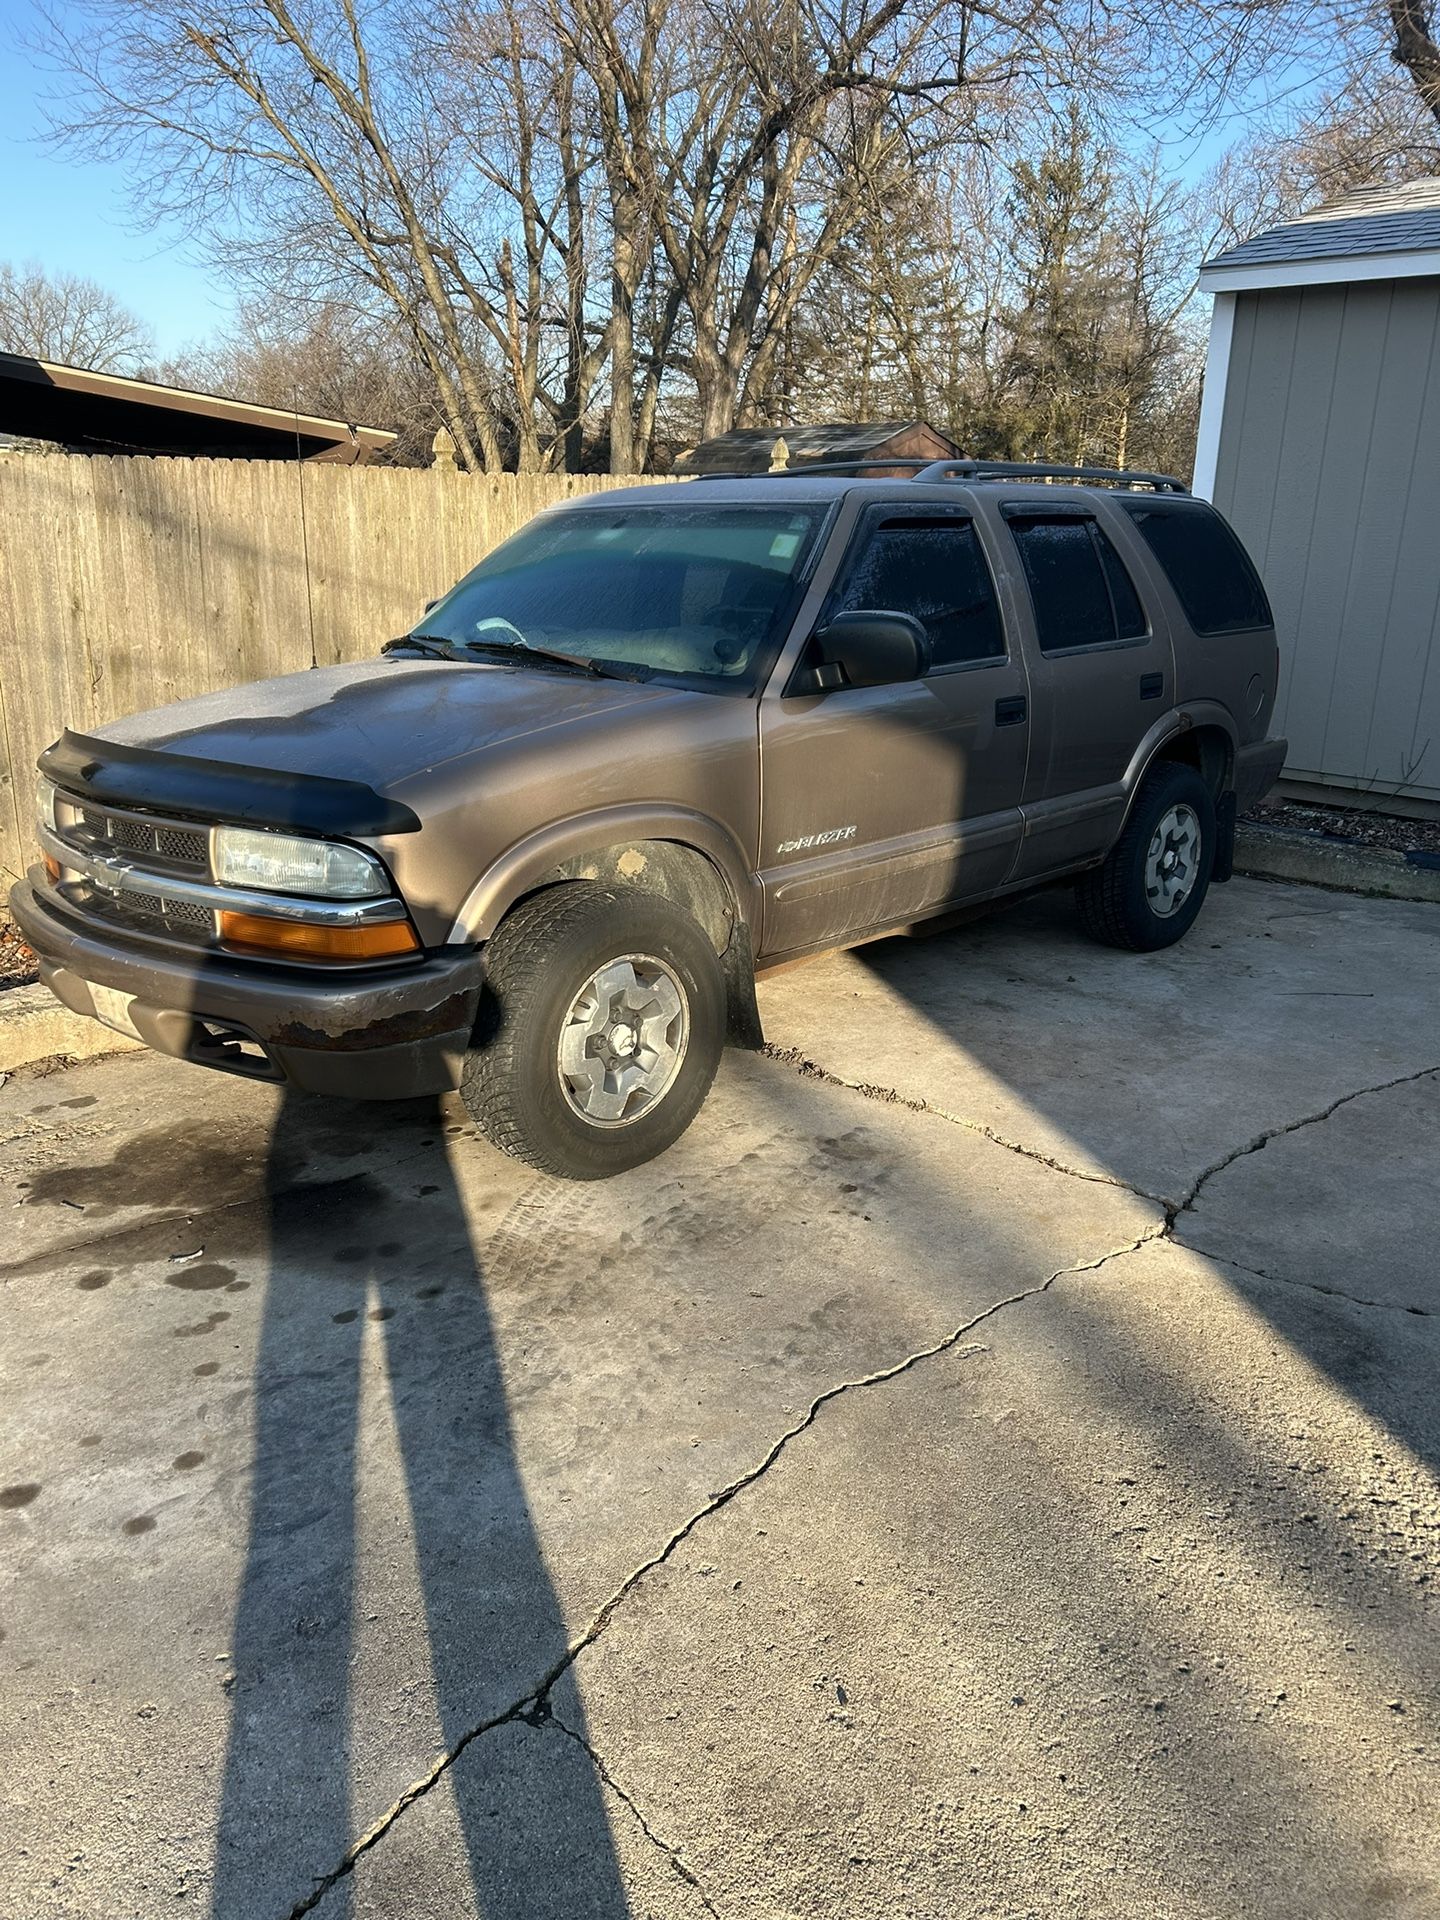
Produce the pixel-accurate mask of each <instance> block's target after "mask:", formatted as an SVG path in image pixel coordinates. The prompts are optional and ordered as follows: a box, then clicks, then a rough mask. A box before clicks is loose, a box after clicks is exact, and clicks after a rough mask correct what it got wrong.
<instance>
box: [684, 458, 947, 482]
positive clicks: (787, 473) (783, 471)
mask: <svg viewBox="0 0 1440 1920" xmlns="http://www.w3.org/2000/svg"><path fill="white" fill-rule="evenodd" d="M951 464H952V462H950V461H948V460H946V461H937V460H936V458H935V456H934V454H933V453H926V454H922V455H920V457H919V458H918V459H917V458H915V456H914V455H913V454H900V455H898V456H897V457H896V458H894V459H892V460H802V461H800V463H799V464H798V465H797V466H793V467H770V468H762V469H761V471H760V472H758V473H757V472H755V471H754V470H753V469H752V470H750V471H748V472H747V471H746V469H745V468H743V467H731V468H729V469H728V470H727V471H726V472H724V473H692V474H687V475H686V476H685V477H686V478H687V479H689V480H808V479H809V478H810V475H811V474H812V473H866V472H870V471H874V470H877V469H878V470H879V471H880V472H882V473H892V472H893V471H894V470H895V468H896V467H933V466H950V465H951ZM914 477H915V476H914V475H913V474H912V475H911V478H912V479H913V478H914Z"/></svg>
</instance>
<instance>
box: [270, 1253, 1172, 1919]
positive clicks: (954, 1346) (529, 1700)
mask: <svg viewBox="0 0 1440 1920" xmlns="http://www.w3.org/2000/svg"><path fill="white" fill-rule="evenodd" d="M1164 1232H1165V1222H1164V1221H1163V1220H1160V1221H1157V1222H1156V1223H1155V1225H1154V1226H1152V1227H1147V1228H1146V1230H1145V1231H1144V1233H1142V1234H1139V1235H1137V1237H1136V1238H1135V1239H1134V1240H1131V1241H1129V1242H1127V1244H1126V1245H1125V1246H1123V1247H1111V1248H1109V1249H1108V1250H1107V1251H1106V1252H1105V1253H1102V1254H1100V1255H1098V1256H1097V1257H1096V1258H1095V1259H1093V1260H1082V1261H1077V1262H1075V1263H1074V1264H1073V1265H1071V1266H1068V1267H1058V1268H1057V1269H1056V1270H1055V1272H1054V1273H1051V1274H1049V1275H1047V1276H1046V1278H1045V1279H1044V1280H1042V1281H1039V1282H1037V1284H1036V1285H1035V1286H1033V1287H1022V1288H1021V1289H1020V1291H1019V1292H1017V1293H1011V1294H1006V1295H1005V1296H1004V1298H1003V1299H1000V1300H994V1301H992V1302H991V1303H990V1305H989V1306H988V1307H982V1308H981V1310H980V1311H979V1313H976V1314H972V1315H971V1317H970V1318H969V1319H968V1320H966V1321H963V1322H962V1323H961V1325H959V1326H958V1327H956V1328H954V1329H953V1331H952V1332H950V1333H947V1334H945V1335H944V1336H943V1337H942V1338H941V1339H939V1340H936V1341H933V1342H932V1343H931V1344H930V1345H929V1346H927V1347H919V1348H917V1349H916V1350H915V1351H914V1352H913V1353H908V1354H906V1355H905V1357H904V1358H903V1359H901V1360H896V1361H892V1362H891V1364H890V1365H889V1366H887V1367H877V1368H875V1369H874V1370H873V1371H872V1372H870V1373H866V1374H861V1375H859V1376H857V1377H856V1378H855V1379H852V1380H840V1381H837V1382H836V1383H835V1385H834V1386H830V1387H827V1388H825V1390H824V1391H823V1392H822V1393H818V1394H817V1395H816V1396H815V1398H814V1399H813V1400H812V1401H811V1402H810V1405H809V1407H808V1408H807V1409H806V1411H805V1413H804V1414H803V1415H802V1417H801V1418H800V1419H799V1420H797V1421H796V1422H795V1423H794V1425H793V1426H790V1427H787V1428H786V1430H785V1431H784V1432H783V1433H782V1434H781V1435H780V1437H779V1438H778V1439H777V1440H775V1441H774V1442H773V1443H772V1444H771V1446H770V1447H769V1448H767V1450H766V1452H765V1453H764V1454H763V1455H762V1456H761V1458H760V1460H759V1461H758V1462H757V1463H756V1464H755V1465H754V1466H752V1467H749V1468H747V1469H746V1471H745V1472H744V1473H742V1474H740V1475H738V1476H737V1477H736V1478H735V1479H734V1480H731V1481H729V1482H728V1483H727V1484H726V1485H725V1486H723V1487H721V1488H719V1489H718V1491H716V1492H715V1493H713V1494H711V1496H710V1498H709V1499H708V1500H707V1501H705V1502H704V1504H703V1505H702V1506H699V1507H697V1508H696V1510H695V1512H694V1513H692V1514H691V1515H690V1517H689V1519H688V1520H685V1521H684V1522H682V1524H681V1525H680V1526H678V1527H677V1528H676V1529H675V1530H674V1532H673V1533H672V1534H671V1535H670V1537H669V1539H668V1540H667V1541H666V1542H665V1544H664V1546H662V1547H661V1548H660V1549H659V1551H658V1552H656V1553H653V1554H651V1555H650V1557H649V1559H648V1560H643V1561H641V1563H640V1565H639V1566H637V1567H636V1568H635V1569H634V1570H633V1572H631V1573H630V1574H628V1575H627V1576H626V1578H625V1579H624V1580H622V1581H621V1583H620V1585H619V1586H618V1587H617V1588H616V1589H615V1591H614V1592H613V1593H612V1594H611V1595H610V1597H609V1598H608V1599H607V1600H605V1601H604V1602H603V1603H602V1604H601V1605H600V1606H599V1607H598V1608H597V1609H596V1611H595V1612H594V1614H592V1616H591V1619H590V1624H589V1625H588V1626H587V1627H586V1628H585V1630H584V1632H583V1633H581V1634H580V1635H579V1636H578V1637H577V1638H576V1639H574V1640H572V1641H571V1643H570V1645H569V1646H568V1647H567V1648H566V1649H565V1651H564V1653H563V1654H561V1656H560V1657H559V1659H558V1660H556V1661H555V1662H554V1664H553V1665H552V1666H551V1667H550V1669H549V1670H548V1672H546V1674H545V1675H544V1676H543V1678H542V1679H541V1680H540V1682H539V1683H538V1685H536V1686H534V1687H532V1688H531V1689H530V1691H529V1692H528V1693H526V1694H524V1695H522V1696H521V1697H520V1698H519V1699H517V1700H514V1701H512V1702H511V1704H510V1705H509V1706H508V1707H505V1708H503V1709H502V1710H501V1711H500V1712H499V1713H495V1714H492V1715H490V1716H489V1718H488V1719H485V1720H482V1721H481V1722H480V1723H479V1724H478V1725H476V1726H474V1727H471V1728H470V1729H469V1730H468V1731H467V1732H465V1733H463V1734H462V1735H461V1736H460V1738H459V1739H458V1740H456V1741H455V1743H454V1745H453V1746H452V1747H450V1748H449V1749H448V1751H447V1752H445V1753H443V1754H441V1755H440V1757H439V1759H438V1760H436V1762H435V1764H434V1765H433V1766H432V1767H431V1768H430V1769H429V1771H428V1772H427V1773H424V1774H422V1775H421V1776H420V1778H419V1779H418V1780H414V1781H412V1782H411V1784H410V1785H409V1786H408V1787H406V1789H405V1791H404V1792H403V1793H402V1794H400V1795H399V1796H398V1798H397V1799H395V1800H394V1801H392V1803H391V1804H390V1806H389V1807H387V1808H386V1809H385V1811H384V1812H383V1813H382V1814H381V1815H380V1816H379V1817H378V1819H376V1820H375V1821H374V1822H373V1823H372V1824H371V1825H370V1826H369V1827H368V1828H367V1829H366V1831H365V1832H364V1833H363V1834H362V1835H361V1836H360V1838H359V1839H358V1840H356V1841H354V1842H353V1843H352V1844H351V1846H350V1847H349V1848H348V1849H347V1851H346V1853H345V1857H344V1858H343V1860H341V1861H340V1862H339V1864H338V1865H337V1866H335V1867H334V1868H333V1869H332V1870H331V1871H330V1872H329V1873H327V1874H325V1875H324V1876H323V1877H322V1878H321V1879H320V1880H318V1881H317V1882H316V1883H315V1886H314V1887H313V1889H312V1890H311V1892H309V1893H308V1894H306V1896H305V1897H304V1898H303V1899H302V1900H300V1901H299V1902H298V1903H297V1904H296V1905H295V1906H293V1907H292V1908H291V1909H290V1912H289V1913H288V1915H287V1916H286V1920H303V1916H304V1915H306V1914H308V1913H312V1912H313V1911H314V1909H315V1908H316V1907H317V1906H318V1905H319V1903H320V1901H321V1900H323V1899H324V1897H325V1895H326V1894H327V1893H328V1892H329V1891H330V1889H331V1888H332V1887H334V1886H336V1885H337V1884H338V1883H339V1882H340V1881H341V1880H343V1879H345V1878H346V1877H347V1875H349V1874H350V1873H351V1872H352V1871H353V1870H354V1867H355V1864H356V1862H357V1861H358V1860H359V1859H360V1858H361V1856H362V1855H363V1854H366V1853H368V1852H369V1851H370V1849H371V1848H372V1847H374V1846H376V1845H377V1844H378V1843H379V1842H380V1841H381V1840H383V1839H384V1837H385V1835H386V1834H387V1833H388V1832H389V1830H390V1828H391V1827H392V1826H394V1824H395V1822H396V1821H397V1820H398V1819H399V1818H400V1817H401V1815H402V1814H403V1813H404V1812H405V1810H406V1808H407V1807H410V1806H413V1805H414V1803H415V1802H416V1801H417V1800H419V1799H421V1798H423V1796H424V1795H425V1794H427V1793H428V1792H429V1791H430V1789H431V1788H432V1787H433V1786H434V1785H435V1783H436V1782H437V1781H438V1780H440V1779H441V1778H442V1777H443V1776H444V1775H445V1774H446V1773H448V1772H449V1770H450V1768H451V1767H453V1766H454V1764H455V1762H456V1761H457V1760H458V1759H459V1758H460V1756H461V1754H462V1753H464V1751H465V1749H466V1748H467V1747H468V1746H470V1745H471V1744H472V1743H473V1742H474V1741H476V1740H478V1739H480V1738H481V1737H482V1735H484V1734H487V1733H493V1732H494V1731H495V1729H496V1728H497V1727H502V1726H506V1725H508V1724H510V1723H511V1722H513V1721H516V1720H525V1721H529V1722H532V1723H534V1724H537V1725H538V1724H541V1723H542V1722H543V1721H544V1720H545V1719H556V1716H555V1713H554V1710H553V1708H552V1706H551V1704H550V1695H551V1693H552V1692H553V1690H554V1688H555V1686H556V1684H557V1683H558V1682H559V1681H560V1680H561V1679H562V1678H563V1676H564V1675H565V1674H566V1673H567V1672H568V1671H569V1669H570V1668H571V1667H572V1666H573V1665H574V1664H575V1662H576V1661H577V1660H578V1659H579V1657H580V1655H581V1654H582V1653H584V1652H585V1651H586V1650H587V1648H589V1647H592V1646H593V1645H594V1644H595V1642H596V1641H597V1640H598V1639H599V1638H600V1635H601V1634H602V1633H603V1632H604V1631H605V1629H606V1627H607V1626H608V1625H609V1623H610V1621H611V1620H612V1618H613V1617H614V1615H615V1612H616V1610H617V1608H619V1607H620V1605H621V1604H622V1603H623V1602H624V1601H625V1600H626V1599H627V1598H628V1597H629V1595H630V1594H631V1593H633V1592H634V1590H635V1588H636V1587H638V1586H639V1584H640V1582H641V1581H642V1580H644V1579H645V1578H646V1576H647V1575H648V1574H651V1573H654V1572H655V1571H656V1570H657V1569H658V1568H660V1567H662V1566H664V1565H665V1563H666V1562H667V1561H668V1560H669V1559H670V1556H671V1555H672V1554H673V1553H674V1552H675V1550H676V1548H677V1547H679V1546H680V1545H682V1543H683V1542H684V1541H686V1540H687V1539H688V1538H689V1537H690V1535H691V1534H692V1533H693V1532H694V1531H695V1529H696V1528H697V1527H698V1526H699V1525H700V1524H701V1523H702V1522H703V1521H705V1520H708V1519H709V1518H710V1516H711V1515H712V1514H715V1513H718V1512H719V1511H720V1509H721V1508H722V1507H725V1506H728V1505H729V1503H730V1502H731V1501H732V1500H733V1499H735V1498H736V1496H737V1495H739V1494H741V1493H743V1492H745V1490H746V1489H747V1488H748V1487H752V1486H754V1485H755V1483H756V1481H758V1480H760V1479H762V1478H763V1477H764V1475H765V1474H767V1473H768V1472H769V1471H770V1469H771V1467H772V1466H774V1464H775V1462H776V1461H777V1460H778V1459H779V1458H780V1456H781V1455H782V1454H783V1453H784V1452H785V1450H786V1448H787V1447H789V1445H790V1443H791V1442H792V1441H793V1440H797V1439H798V1438H799V1437H800V1435H801V1434H803V1433H805V1432H806V1431H808V1429H809V1428H810V1427H812V1426H813V1425H814V1424H815V1421H816V1419H817V1418H818V1416H819V1414H820V1411H821V1409H822V1408H823V1407H825V1406H828V1405H829V1403H830V1402H831V1401H832V1400H838V1399H839V1398H840V1397H841V1396H842V1395H843V1394H847V1393H853V1392H856V1391H858V1390H861V1389H863V1388H865V1387H873V1386H881V1385H883V1384H885V1383H886V1382H887V1381H890V1380H896V1379H898V1378H899V1377H900V1376H901V1375H902V1374H905V1373H909V1372H910V1371H911V1369H912V1368H914V1367H917V1366H919V1365H920V1364H921V1363H922V1362H923V1361H926V1360H933V1359H935V1358H937V1357H938V1356H939V1355H940V1354H942V1353H952V1352H957V1351H958V1352H959V1353H960V1354H967V1353H971V1352H974V1353H983V1352H984V1351H985V1348H984V1347H983V1346H982V1345H980V1344H978V1343H977V1344H976V1345H975V1346H974V1347H969V1348H966V1347H961V1346H960V1342H961V1341H962V1340H963V1339H964V1337H965V1335H966V1334H967V1333H970V1332H972V1331H973V1330H974V1328H976V1327H978V1326H980V1325H982V1324H983V1323H984V1322H985V1321H987V1320H990V1319H993V1318H994V1317H995V1315H996V1314H999V1313H1003V1312H1005V1310H1006V1309H1007V1308H1009V1307H1015V1306H1020V1305H1022V1304H1023V1303H1024V1302H1025V1301H1027V1300H1034V1299H1037V1298H1038V1297H1039V1296H1040V1295H1041V1294H1044V1293H1048V1292H1049V1291H1050V1289H1051V1287H1053V1286H1054V1284H1055V1282H1056V1281H1057V1280H1061V1279H1063V1278H1065V1276H1066V1275H1068V1274H1072V1273H1094V1272H1097V1271H1098V1270H1099V1269H1100V1268H1101V1267H1103V1266H1106V1265H1107V1264H1108V1263H1109V1262H1110V1261H1112V1260H1119V1259H1123V1258H1124V1256H1125V1255H1126V1254H1130V1253H1135V1252H1138V1250H1139V1249H1140V1248H1141V1247H1143V1246H1144V1245H1145V1244H1146V1242H1147V1241H1149V1240H1154V1239H1158V1238H1161V1237H1163V1235H1164ZM556 1723H557V1725H558V1724H561V1723H560V1722H559V1721H558V1719H557V1721H556ZM565 1731H567V1732H568V1731H569V1729H568V1728H566V1729H565ZM582 1744H586V1743H584V1742H582ZM586 1750H587V1751H588V1752H591V1753H592V1757H593V1758H595V1759H596V1765H597V1767H599V1766H600V1762H599V1760H598V1757H597V1756H594V1754H593V1750H592V1749H590V1748H589V1747H588V1745H587V1746H586ZM601 1771H602V1777H605V1778H607V1779H608V1776H606V1775H604V1773H603V1769H602V1770H601ZM610 1784H612V1785H613V1784H614V1783H613V1781H612V1782H610ZM615 1791H616V1792H617V1793H619V1794H620V1796H621V1798H622V1799H625V1798H626V1796H625V1795H624V1794H623V1792H622V1791H621V1789H620V1788H619V1787H616V1788H615ZM627 1804H630V1805H631V1808H632V1811H633V1812H634V1813H635V1815H636V1818H637V1819H641V1816H640V1813H639V1810H638V1808H635V1807H634V1805H633V1803H630V1802H628V1800H627ZM641 1824H642V1825H643V1824H644V1822H643V1819H642V1820H641ZM647 1831H648V1829H647ZM657 1844H659V1845H661V1846H663V1845H664V1842H663V1841H662V1842H657ZM697 1891H700V1892H701V1894H702V1897H704V1894H703V1889H699V1888H698V1886H697ZM712 1911H713V1909H712ZM717 1920H718V1916H717Z"/></svg>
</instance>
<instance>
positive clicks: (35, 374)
mask: <svg viewBox="0 0 1440 1920" xmlns="http://www.w3.org/2000/svg"><path fill="white" fill-rule="evenodd" d="M0 433H4V434H13V435H16V436H19V437H28V438H33V439H36V440H50V441H58V442H59V443H60V444H61V445H62V446H64V447H67V448H69V449H70V450H71V451H72V452H75V453H157V454H189V455H192V456H194V455H208V456H211V457H214V458H221V459H240V460H294V459H297V458H298V459H301V460H328V461H336V462H340V463H342V464H344V465H347V466H349V465H359V464H362V463H363V462H365V461H367V460H369V459H371V458H372V457H373V456H374V455H375V454H376V453H378V452H380V451H381V450H382V449H384V448H385V447H388V446H391V445H393V444H394V442H395V440H396V438H397V436H396V435H395V434H393V433H388V432H386V431H384V430H383V429H382V428H379V427H355V426H351V425H350V424H349V423H348V422H347V421H344V420H326V419H322V418H321V417H319V416H318V415H315V414H307V413H291V412H290V411H289V410H288V409H287V408H280V407H260V406H255V405H253V404H252V403H251V402H249V401H245V400H228V399H225V398H223V397H222V396H221V395H219V394H213V393H192V392H190V391H189V390H188V389H187V388H185V387H167V386H163V385H161V384H160V383H159V382H158V381H154V380H132V379H129V378H127V377H126V376H125V375H123V374H118V373H97V372H95V371H94V370H93V369H91V368H87V367H66V366H61V365H60V364H59V363H58V362H56V361H51V360H36V359H32V358H30V357H29V356H28V355H25V354H18V353H0Z"/></svg>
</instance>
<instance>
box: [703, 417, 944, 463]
mask: <svg viewBox="0 0 1440 1920" xmlns="http://www.w3.org/2000/svg"><path fill="white" fill-rule="evenodd" d="M959 452H960V449H959V447H958V446H957V445H956V444H955V442H954V441H953V440H950V439H947V437H946V436H945V435H944V434H943V433H940V432H937V430H936V429H935V428H934V427H932V426H929V425H928V424H927V423H926V422H925V421H924V420H875V421H870V422H866V423H860V422H857V421H853V420H852V421H837V422H835V423H833V424H831V425H828V426H819V427H736V428H734V429H733V431H731V432H730V433H717V434H716V435H715V436H714V438H713V439H710V440H702V441H701V442H700V444H699V446H698V447H692V448H691V450H690V451H689V452H688V453H682V454H681V455H680V457H679V459H678V460H677V461H676V462H675V472H676V473H680V474H699V473H768V472H771V471H772V470H774V469H778V468H785V467H804V466H808V465H811V464H812V463H813V462H815V461H817V460H821V461H826V462H832V463H833V462H842V461H843V462H846V463H849V462H853V461H859V460H864V461H870V460H880V461H884V460H892V459H893V460H953V459H955V458H956V457H957V455H958V454H959ZM895 471H896V472H897V473H899V472H905V471H908V469H906V468H903V467H901V468H897V469H896V470H895Z"/></svg>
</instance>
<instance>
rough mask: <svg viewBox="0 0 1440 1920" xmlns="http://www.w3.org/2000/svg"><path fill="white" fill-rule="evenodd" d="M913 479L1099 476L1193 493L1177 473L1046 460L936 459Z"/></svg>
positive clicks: (1115, 483)
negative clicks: (1087, 465) (1057, 464)
mask: <svg viewBox="0 0 1440 1920" xmlns="http://www.w3.org/2000/svg"><path fill="white" fill-rule="evenodd" d="M910 477H911V479H912V480H919V481H931V480H1099V481H1105V482H1107V483H1108V484H1109V485H1111V486H1120V487H1149V488H1151V489H1152V490H1153V491H1154V492H1155V493H1189V491H1190V489H1189V488H1188V487H1187V486H1186V484H1185V482H1184V481H1183V480H1177V479H1176V478H1175V476H1174V474H1173V473H1146V472H1143V471H1142V470H1141V469H1140V468H1138V467H1063V466H1055V465H1052V464H1051V462H1049V461H1042V460H932V461H931V462H930V463H929V465H928V466H925V467H922V468H921V469H920V471H919V473H914V474H912V475H911V476H910Z"/></svg>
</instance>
